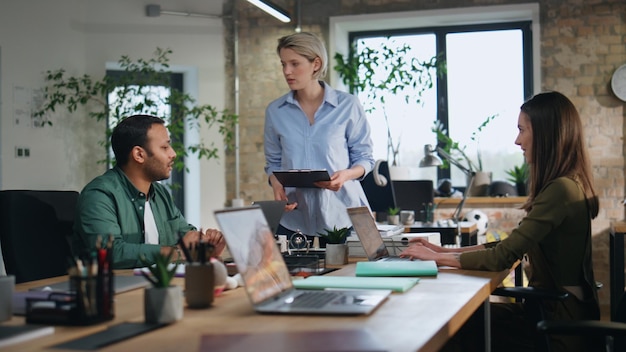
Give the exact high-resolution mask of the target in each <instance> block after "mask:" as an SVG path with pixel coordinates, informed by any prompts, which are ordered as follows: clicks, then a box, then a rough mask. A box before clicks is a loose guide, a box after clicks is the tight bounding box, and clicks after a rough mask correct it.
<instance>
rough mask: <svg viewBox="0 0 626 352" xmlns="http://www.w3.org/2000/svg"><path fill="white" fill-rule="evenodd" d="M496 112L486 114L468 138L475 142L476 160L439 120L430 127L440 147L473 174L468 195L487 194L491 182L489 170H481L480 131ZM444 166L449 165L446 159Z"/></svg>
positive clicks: (496, 115) (493, 117) (492, 118)
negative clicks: (489, 114)
mask: <svg viewBox="0 0 626 352" xmlns="http://www.w3.org/2000/svg"><path fill="white" fill-rule="evenodd" d="M496 117H498V114H495V115H491V116H488V117H487V118H486V119H485V120H484V121H483V122H482V123H481V124H480V125H479V126H478V128H477V129H476V130H475V131H474V132H472V134H471V136H470V140H472V141H473V142H476V144H477V148H476V162H474V161H473V160H472V159H471V158H470V157H469V155H467V153H466V149H467V146H465V145H461V144H460V143H459V142H457V141H455V140H453V139H452V138H450V136H449V135H448V131H447V130H446V129H445V128H444V126H443V124H442V123H441V122H440V121H435V123H434V126H433V127H432V128H431V131H433V132H434V133H435V134H436V135H437V141H438V142H439V143H440V147H441V149H443V150H444V151H446V152H447V153H448V154H450V156H452V157H455V158H456V159H457V160H459V161H460V162H461V163H465V164H466V165H467V169H468V170H469V171H470V172H471V173H472V174H473V181H472V186H471V188H470V189H469V190H468V195H470V196H485V195H487V189H488V187H489V185H490V184H491V172H488V171H484V170H483V161H482V157H481V154H480V138H479V136H480V132H482V131H483V130H484V129H485V128H486V127H487V125H488V124H489V122H491V121H493V120H494V119H495V118H496ZM443 164H444V167H447V166H448V165H449V163H448V161H447V160H445V159H444V160H443Z"/></svg>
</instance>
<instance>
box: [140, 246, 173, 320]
mask: <svg viewBox="0 0 626 352" xmlns="http://www.w3.org/2000/svg"><path fill="white" fill-rule="evenodd" d="M173 252H174V251H172V252H170V254H169V255H167V256H165V255H162V254H159V255H157V256H156V257H155V264H154V265H150V266H148V270H149V273H147V272H145V271H143V270H142V271H141V274H142V275H143V276H144V277H145V278H146V279H147V280H148V281H150V283H151V284H152V287H148V288H146V289H145V291H144V314H145V319H146V323H148V324H157V323H159V324H163V323H165V324H167V323H173V322H175V321H177V320H180V319H182V317H183V291H182V288H181V287H180V286H176V285H171V281H172V278H174V275H175V274H176V268H177V267H178V264H174V265H170V262H171V259H172V253H173ZM141 261H142V262H144V263H146V264H147V263H148V262H147V261H146V260H145V258H143V257H142V258H141Z"/></svg>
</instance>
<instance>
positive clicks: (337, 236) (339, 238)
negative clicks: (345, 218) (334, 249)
mask: <svg viewBox="0 0 626 352" xmlns="http://www.w3.org/2000/svg"><path fill="white" fill-rule="evenodd" d="M324 231H325V232H326V233H319V232H318V233H317V234H318V235H320V236H324V237H326V241H327V242H328V243H330V244H341V243H345V242H346V237H348V235H349V234H350V229H349V228H347V227H342V228H339V229H338V228H337V226H333V229H332V230H330V229H324Z"/></svg>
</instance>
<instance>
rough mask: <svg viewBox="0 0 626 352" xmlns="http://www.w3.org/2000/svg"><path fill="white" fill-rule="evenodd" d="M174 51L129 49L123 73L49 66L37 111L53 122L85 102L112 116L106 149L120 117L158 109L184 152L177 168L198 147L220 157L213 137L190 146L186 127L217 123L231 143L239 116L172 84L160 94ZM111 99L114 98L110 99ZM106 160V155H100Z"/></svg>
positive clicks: (91, 113)
mask: <svg viewBox="0 0 626 352" xmlns="http://www.w3.org/2000/svg"><path fill="white" fill-rule="evenodd" d="M170 54H172V50H170V49H161V48H157V49H156V50H155V52H154V57H152V58H149V59H141V58H140V59H137V60H132V59H131V58H130V57H129V56H126V55H124V56H122V57H121V59H120V60H119V61H118V64H119V66H120V67H121V69H122V71H123V74H122V75H120V76H119V77H118V76H115V77H113V76H107V75H105V76H104V77H102V78H100V79H97V78H94V77H92V76H89V75H82V76H69V75H67V73H66V71H65V70H64V69H62V68H61V69H56V70H48V71H47V72H46V75H45V81H46V86H45V87H44V88H43V99H44V102H43V104H42V107H41V108H40V109H39V110H38V111H36V112H35V113H34V115H35V117H38V118H39V119H40V120H41V121H42V122H43V125H52V121H51V120H50V115H51V114H52V113H55V112H56V111H57V110H58V109H60V108H64V109H66V110H67V111H68V112H69V113H74V112H76V111H77V110H79V108H80V109H84V110H85V111H87V113H86V115H87V116H88V117H91V118H94V119H96V120H97V121H107V119H108V122H109V123H108V126H107V127H106V132H105V136H103V140H102V141H100V144H101V145H103V146H104V149H105V153H106V151H108V149H109V145H110V136H111V133H112V128H113V127H114V126H115V125H117V123H118V122H119V121H121V120H122V119H124V118H126V117H128V116H131V115H135V114H149V115H155V116H158V117H161V118H163V119H164V120H165V121H167V128H168V130H169V131H170V136H171V138H172V148H174V150H175V151H176V154H177V155H178V156H179V157H178V158H176V159H175V164H174V167H175V168H176V169H177V170H178V171H181V170H183V168H184V159H185V158H186V157H187V156H189V155H190V154H193V153H197V157H198V158H206V159H212V158H217V157H218V152H219V149H218V147H216V146H215V144H214V143H213V142H210V143H205V142H204V141H200V142H199V143H198V144H195V145H189V146H187V147H185V145H184V142H183V135H184V132H185V127H186V126H191V128H195V129H199V128H200V125H201V123H203V124H204V125H203V126H202V127H203V128H214V127H217V129H218V131H219V133H220V134H221V135H222V136H223V138H224V142H225V145H226V147H227V148H232V145H233V141H234V129H235V125H236V124H237V119H238V117H237V115H235V114H233V113H231V112H229V111H228V110H222V111H219V110H217V109H216V108H215V107H214V106H211V105H208V104H206V105H199V104H197V102H196V100H195V99H194V98H193V97H192V96H191V95H189V94H187V93H184V92H182V91H180V90H177V89H172V90H171V91H170V93H169V96H168V97H167V98H165V99H164V100H159V99H160V98H158V95H156V94H154V92H153V90H154V87H155V86H166V87H169V86H170V79H171V78H170V76H171V72H170V71H169V55H170ZM110 94H112V95H110ZM110 99H111V100H112V101H114V102H115V103H114V104H111V102H110V101H109V100H110ZM162 106H171V107H172V109H171V111H170V112H169V113H165V112H163V111H162V109H161V107H162ZM81 111H82V110H81ZM105 155H108V153H106V154H105ZM107 161H108V159H106V158H105V159H103V160H100V162H107Z"/></svg>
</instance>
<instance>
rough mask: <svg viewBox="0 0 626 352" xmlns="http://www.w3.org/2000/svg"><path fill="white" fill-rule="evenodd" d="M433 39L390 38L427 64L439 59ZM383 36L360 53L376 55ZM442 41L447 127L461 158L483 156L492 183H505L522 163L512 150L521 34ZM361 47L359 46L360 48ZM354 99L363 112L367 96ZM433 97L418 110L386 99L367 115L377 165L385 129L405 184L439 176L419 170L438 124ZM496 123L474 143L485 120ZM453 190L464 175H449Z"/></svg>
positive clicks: (452, 36) (432, 93)
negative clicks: (372, 50) (462, 152)
mask: <svg viewBox="0 0 626 352" xmlns="http://www.w3.org/2000/svg"><path fill="white" fill-rule="evenodd" d="M435 39H436V38H435V35H434V34H416V35H402V36H393V37H391V40H393V41H395V42H396V44H394V45H401V44H402V43H404V42H406V43H407V44H408V45H409V46H410V47H411V55H415V56H417V57H418V58H419V60H420V61H427V60H429V59H430V58H431V57H433V56H435V55H436V47H435ZM387 40H388V39H387V38H386V37H385V36H381V37H373V38H363V39H360V40H359V41H358V42H359V43H358V44H359V46H360V47H361V46H362V45H367V46H369V47H373V48H376V47H379V46H380V45H381V43H383V42H386V41H387ZM446 41H447V48H446V50H447V53H446V54H447V60H446V64H447V73H448V75H447V84H448V99H449V100H448V106H447V108H448V119H449V126H450V136H451V137H452V138H453V139H454V140H455V141H458V142H459V143H460V144H461V145H465V146H466V147H467V149H466V152H467V154H468V155H469V156H470V158H471V159H472V161H474V162H475V163H477V151H478V150H480V153H481V158H482V162H483V169H484V170H485V171H491V172H492V173H493V177H492V179H493V180H494V181H495V180H505V179H506V178H507V176H506V172H505V171H506V170H508V169H510V168H512V167H513V166H515V165H520V164H521V163H522V161H523V156H522V153H521V150H520V149H519V147H518V146H516V145H515V143H514V141H515V137H516V136H517V117H518V114H519V107H520V105H521V104H522V103H523V99H524V97H523V83H524V82H523V51H522V33H521V31H520V30H516V29H515V30H498V31H479V32H462V33H449V34H447V37H446ZM362 43H364V44H362ZM359 99H360V100H361V102H363V105H364V106H365V107H366V108H367V106H368V104H370V102H367V101H366V100H365V99H366V96H364V95H363V94H360V95H359ZM436 101H437V95H436V89H435V88H433V89H431V90H429V91H427V92H426V93H425V94H424V96H423V104H416V103H408V104H407V103H406V102H405V101H404V99H403V98H401V97H393V96H388V97H387V98H386V102H387V103H386V104H385V109H384V110H383V109H382V108H380V107H377V108H376V109H375V110H374V111H372V112H371V113H370V114H368V121H369V122H370V126H371V128H372V139H373V142H374V158H375V159H385V160H387V159H389V156H388V155H387V125H386V124H385V119H384V114H383V113H384V112H386V113H387V116H388V117H389V119H390V126H389V127H390V131H391V134H392V138H393V141H394V143H395V144H397V143H399V144H400V153H399V159H398V161H399V162H398V165H399V166H400V167H401V168H400V170H401V171H402V172H401V174H403V175H404V176H403V178H407V179H432V180H433V181H435V184H436V181H437V180H436V179H437V170H436V168H421V169H420V168H418V167H417V165H418V164H419V161H420V159H421V158H422V157H423V156H424V145H425V144H432V145H435V144H436V137H435V134H434V133H432V132H431V128H432V127H433V124H434V122H435V120H436V119H437V115H436V111H437V105H436ZM491 115H498V116H497V117H496V118H495V120H493V121H491V122H490V123H489V124H488V126H487V128H486V129H484V130H483V131H482V132H480V133H479V134H478V143H477V142H476V141H472V140H471V139H470V138H471V136H472V133H473V132H475V131H477V128H478V126H479V125H480V124H481V123H482V122H483V121H484V120H485V119H486V118H487V117H489V116H491ZM452 179H453V184H455V185H459V186H461V185H464V184H465V175H464V174H463V173H462V172H461V171H460V170H458V169H457V168H455V167H452Z"/></svg>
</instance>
